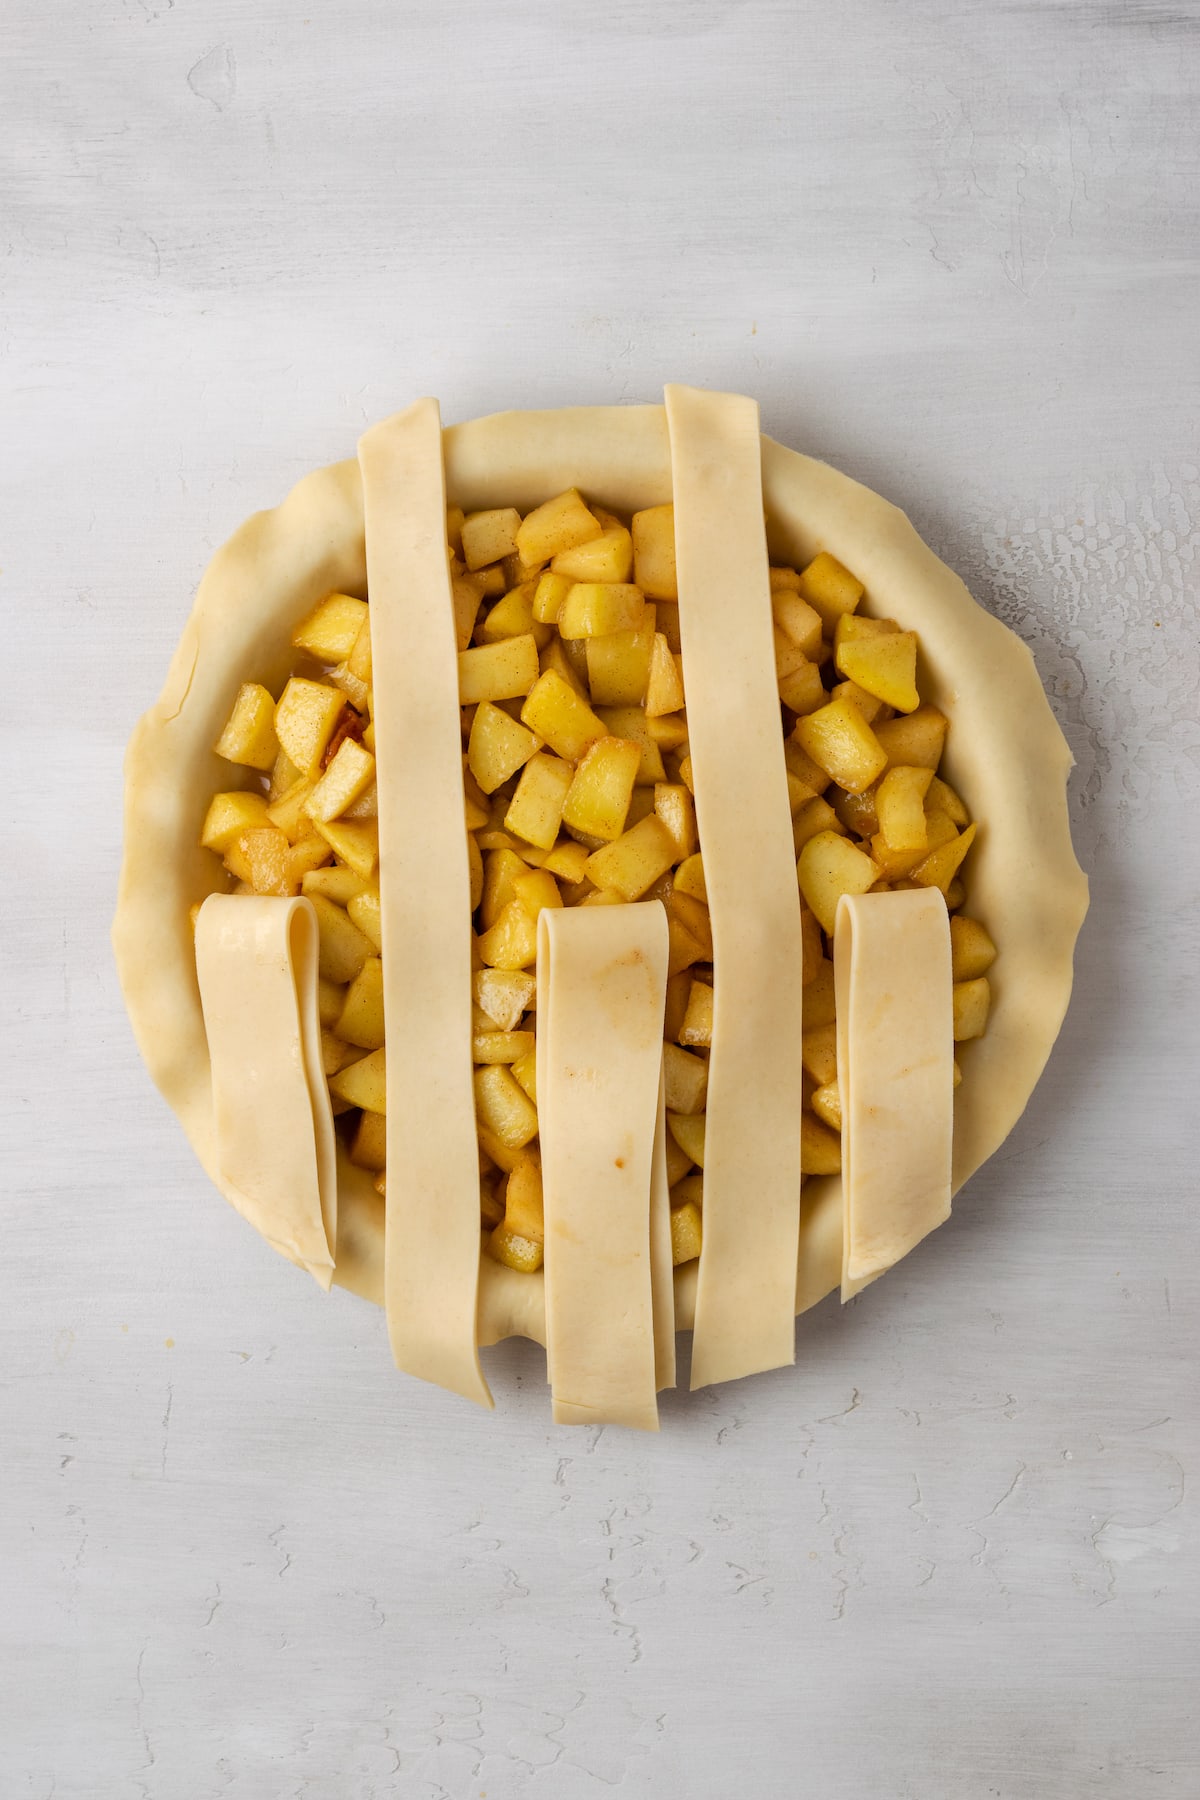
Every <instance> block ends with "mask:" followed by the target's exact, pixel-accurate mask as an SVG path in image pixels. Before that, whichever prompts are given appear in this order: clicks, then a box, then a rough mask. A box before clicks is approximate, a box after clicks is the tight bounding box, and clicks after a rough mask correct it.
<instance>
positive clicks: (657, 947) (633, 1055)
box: [537, 900, 670, 1431]
mask: <svg viewBox="0 0 1200 1800" xmlns="http://www.w3.org/2000/svg"><path fill="white" fill-rule="evenodd" d="M666 992H667V917H666V914H665V912H664V911H663V909H662V906H661V904H660V903H659V902H658V901H657V900H655V901H650V902H647V903H643V904H641V905H636V906H597V907H577V908H571V909H552V908H549V907H547V908H546V909H545V910H544V911H543V912H542V913H540V914H539V917H538V997H539V1004H538V1033H537V1093H538V1118H539V1123H540V1138H541V1150H542V1194H543V1202H544V1206H545V1215H546V1261H545V1284H546V1362H547V1368H548V1372H549V1377H550V1387H551V1392H552V1394H553V1399H554V1418H555V1422H556V1423H557V1424H559V1425H594V1424H597V1423H600V1424H606V1425H635V1426H638V1427H640V1428H641V1429H642V1430H645V1431H657V1429H658V1406H657V1402H656V1400H655V1392H656V1389H657V1387H658V1385H659V1383H658V1358H659V1354H660V1344H661V1337H660V1333H659V1332H658V1331H656V1308H655V1298H654V1293H653V1287H652V1275H653V1273H654V1272H656V1261H657V1259H655V1258H653V1257H652V1253H651V1239H652V1232H653V1225H652V1189H653V1187H654V1186H655V1185H656V1184H655V1182H654V1168H655V1164H656V1161H657V1152H658V1149H659V1145H660V1141H661V1140H660V1131H659V1119H660V1116H661V1112H662V1107H661V1104H660V1100H661V1093H662V1060H663V1009H664V1006H665V1004H666ZM663 1160H664V1168H663V1174H664V1175H665V1151H664V1153H663ZM658 1197H659V1204H660V1207H661V1206H662V1205H663V1204H664V1203H665V1201H666V1193H665V1189H664V1188H662V1187H660V1188H659V1196H658ZM668 1236H669V1225H668ZM667 1266H668V1268H669V1266H670V1265H669V1263H668V1265H667ZM657 1272H659V1273H660V1274H661V1272H662V1265H661V1261H657Z"/></svg>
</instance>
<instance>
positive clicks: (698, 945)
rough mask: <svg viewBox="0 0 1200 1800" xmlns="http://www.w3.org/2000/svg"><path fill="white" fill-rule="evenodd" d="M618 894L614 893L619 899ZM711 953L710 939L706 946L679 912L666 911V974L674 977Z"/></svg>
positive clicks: (706, 958) (705, 959) (702, 960)
mask: <svg viewBox="0 0 1200 1800" xmlns="http://www.w3.org/2000/svg"><path fill="white" fill-rule="evenodd" d="M620 897H621V896H620V895H619V894H617V895H614V898H615V899H617V900H619V899H620ZM711 955H712V948H711V940H710V943H709V946H708V947H707V948H706V946H705V945H704V944H703V943H702V942H701V941H700V939H699V938H698V937H696V936H695V935H694V934H693V933H692V932H690V931H689V930H688V928H687V926H686V925H685V924H684V922H683V920H682V919H681V918H680V917H679V914H678V913H677V912H674V911H669V912H668V913H667V974H668V976H669V977H671V978H674V977H676V976H680V975H682V974H683V973H684V972H685V971H686V970H688V969H690V968H691V967H692V965H693V963H698V962H705V961H707V960H708V958H709V957H710V956H711Z"/></svg>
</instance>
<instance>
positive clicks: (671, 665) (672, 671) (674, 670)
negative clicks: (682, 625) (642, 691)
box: [646, 614, 687, 734]
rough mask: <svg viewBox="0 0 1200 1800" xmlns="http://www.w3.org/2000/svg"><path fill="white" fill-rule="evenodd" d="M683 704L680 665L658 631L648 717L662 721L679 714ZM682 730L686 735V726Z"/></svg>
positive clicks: (649, 682)
mask: <svg viewBox="0 0 1200 1800" xmlns="http://www.w3.org/2000/svg"><path fill="white" fill-rule="evenodd" d="M656 619H657V614H656ZM683 704H684V694H683V675H682V673H681V671H680V666H679V663H678V662H677V660H676V658H675V656H674V654H673V652H672V650H671V646H670V644H669V643H668V642H667V639H666V638H665V636H664V635H663V633H662V632H661V631H656V632H655V634H654V644H653V647H652V649H651V651H650V668H649V672H648V674H647V677H646V717H647V718H648V719H660V718H662V717H663V716H664V715H666V714H670V713H676V712H678V711H679V710H680V708H681V707H682V706H683ZM682 729H683V730H684V732H685V734H686V729H687V728H686V726H683V727H682Z"/></svg>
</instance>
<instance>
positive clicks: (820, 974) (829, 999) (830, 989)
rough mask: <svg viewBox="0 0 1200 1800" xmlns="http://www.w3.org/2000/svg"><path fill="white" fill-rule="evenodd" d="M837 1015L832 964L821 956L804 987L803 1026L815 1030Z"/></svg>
mask: <svg viewBox="0 0 1200 1800" xmlns="http://www.w3.org/2000/svg"><path fill="white" fill-rule="evenodd" d="M836 1017H837V994H836V991H835V987H834V979H833V964H832V962H831V961H830V960H829V958H828V957H827V956H823V957H822V958H821V960H820V963H819V964H818V967H817V971H816V974H815V975H814V976H813V978H812V980H811V981H810V982H809V983H808V984H807V985H806V987H805V989H804V1028H805V1030H806V1031H815V1030H816V1029H817V1027H818V1025H832V1023H833V1021H834V1019H835V1018H836Z"/></svg>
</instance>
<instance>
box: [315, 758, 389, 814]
mask: <svg viewBox="0 0 1200 1800" xmlns="http://www.w3.org/2000/svg"><path fill="white" fill-rule="evenodd" d="M374 779H375V758H374V757H373V756H372V755H371V754H370V752H369V751H367V750H364V749H363V747H362V745H361V744H356V743H355V741H354V739H353V738H343V739H342V741H341V743H340V744H339V745H338V747H337V751H336V753H335V755H334V756H333V758H332V759H331V761H330V763H329V766H328V768H327V769H326V770H325V773H324V774H323V775H322V777H321V779H320V780H319V781H318V782H317V784H316V786H315V787H314V788H313V791H312V793H311V794H309V796H308V798H307V799H306V800H305V802H304V811H305V812H306V813H307V814H308V815H309V817H310V818H311V819H314V820H315V819H325V820H329V819H336V818H338V817H340V815H341V814H342V813H344V812H345V811H346V808H347V807H349V806H353V805H354V802H355V801H356V800H357V799H359V797H360V796H361V795H362V794H365V793H366V791H367V789H368V788H369V787H370V785H371V783H372V782H373V781H374Z"/></svg>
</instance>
